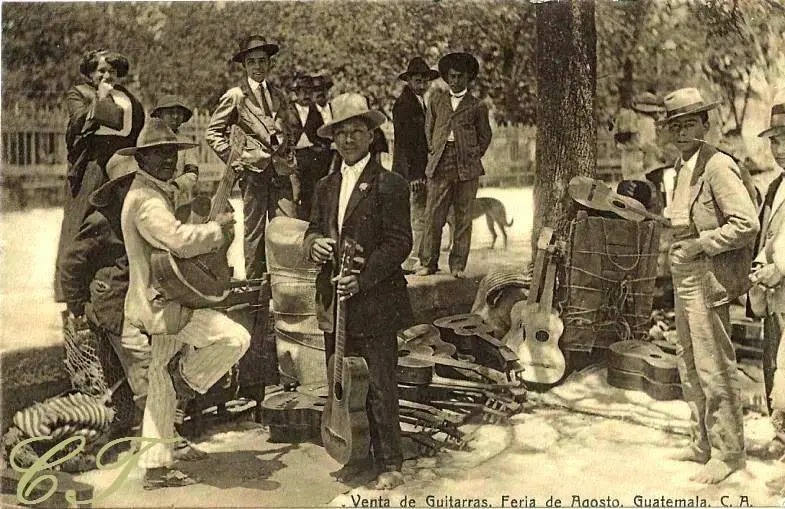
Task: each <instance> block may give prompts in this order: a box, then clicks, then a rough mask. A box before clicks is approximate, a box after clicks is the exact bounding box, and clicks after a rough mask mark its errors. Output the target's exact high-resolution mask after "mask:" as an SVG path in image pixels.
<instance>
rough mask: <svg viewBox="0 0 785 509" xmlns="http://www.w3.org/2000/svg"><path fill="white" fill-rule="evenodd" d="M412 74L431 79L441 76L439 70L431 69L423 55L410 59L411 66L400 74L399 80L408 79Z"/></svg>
mask: <svg viewBox="0 0 785 509" xmlns="http://www.w3.org/2000/svg"><path fill="white" fill-rule="evenodd" d="M412 76H424V77H425V79H426V80H428V81H431V80H435V79H436V78H438V77H439V71H437V70H436V69H431V68H430V67H429V66H428V64H427V63H426V62H425V59H424V58H422V57H414V58H412V59H411V60H409V66H408V67H407V68H406V70H405V71H404V72H402V73H401V74H399V75H398V79H399V80H403V81H406V80H408V79H409V78H411V77H412Z"/></svg>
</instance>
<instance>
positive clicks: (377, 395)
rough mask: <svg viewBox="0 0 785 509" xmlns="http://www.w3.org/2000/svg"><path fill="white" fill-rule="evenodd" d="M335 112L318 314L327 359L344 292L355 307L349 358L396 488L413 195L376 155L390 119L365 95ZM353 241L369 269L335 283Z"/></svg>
mask: <svg viewBox="0 0 785 509" xmlns="http://www.w3.org/2000/svg"><path fill="white" fill-rule="evenodd" d="M332 107H333V115H334V117H333V121H332V122H330V123H327V124H325V125H324V126H322V127H321V128H320V129H319V135H320V136H327V137H331V138H333V139H334V140H335V145H336V148H337V150H338V152H339V153H340V154H341V157H342V163H341V167H340V169H338V170H337V171H335V172H333V173H331V174H330V175H328V176H327V177H325V178H323V179H322V180H320V181H319V183H318V184H317V186H316V193H315V195H314V196H315V202H314V206H313V209H312V212H311V222H310V225H309V226H308V230H307V231H306V233H305V238H304V251H305V252H306V253H309V254H310V257H311V259H312V260H314V261H315V262H317V263H320V264H322V270H321V272H320V273H319V275H318V277H317V280H316V308H317V318H318V320H319V327H320V328H321V329H322V330H323V331H325V334H324V338H325V350H326V355H327V359H329V358H330V356H331V355H332V354H333V353H334V351H335V346H336V345H335V328H334V323H335V306H334V304H335V302H334V299H335V296H336V291H337V297H338V298H341V299H344V300H347V308H348V309H347V317H346V318H347V319H346V324H347V326H346V345H345V353H346V355H350V356H360V357H363V358H364V359H365V360H366V362H367V365H368V371H369V377H370V388H369V391H368V398H367V402H366V408H367V412H368V420H369V423H370V439H371V453H372V457H373V461H374V465H373V466H374V467H375V468H376V470H377V471H378V472H379V477H378V481H377V488H378V489H391V488H394V487H395V486H397V485H399V484H401V483H402V482H403V477H402V475H401V472H400V470H401V463H402V461H403V456H402V452H401V430H400V426H399V414H398V395H397V383H396V374H395V368H396V364H397V340H396V331H398V330H400V329H401V328H402V327H406V326H408V325H410V324H411V322H412V310H411V304H410V302H409V294H408V292H407V291H406V279H405V278H404V275H403V270H402V269H401V263H402V262H403V261H404V259H405V258H406V256H407V255H408V254H409V251H410V250H411V247H412V234H411V227H410V224H409V191H408V186H407V184H406V181H405V180H404V179H403V178H402V177H401V176H400V175H397V174H396V173H393V172H389V171H386V170H384V168H382V166H381V165H380V164H379V163H378V162H377V161H375V160H374V158H372V157H371V154H370V151H369V147H370V145H371V142H372V141H373V130H374V129H376V128H378V127H379V126H380V125H381V124H382V123H383V122H384V120H385V116H384V114H383V113H382V112H380V111H376V110H369V109H368V104H367V102H366V100H365V98H364V97H363V96H361V95H359V94H343V95H341V96H339V97H336V98H335V99H334V100H333V101H332ZM347 237H350V238H352V239H354V240H355V241H356V242H357V243H358V244H359V245H360V246H361V247H362V248H363V253H362V256H363V257H364V258H365V264H364V265H363V267H362V268H361V270H360V272H359V274H357V275H350V276H346V277H343V278H341V279H340V280H337V281H335V280H334V278H333V276H334V275H335V274H334V272H335V271H336V265H337V260H339V259H340V255H341V250H342V240H343V239H344V238H347ZM333 283H335V286H334V285H333ZM336 286H337V289H336ZM369 468H370V465H368V462H365V464H362V465H360V464H355V465H351V464H350V465H346V467H345V468H344V469H343V470H342V472H341V474H340V476H341V477H342V478H344V479H347V478H350V477H353V476H355V475H357V474H359V473H360V472H362V471H363V470H364V471H368V470H369Z"/></svg>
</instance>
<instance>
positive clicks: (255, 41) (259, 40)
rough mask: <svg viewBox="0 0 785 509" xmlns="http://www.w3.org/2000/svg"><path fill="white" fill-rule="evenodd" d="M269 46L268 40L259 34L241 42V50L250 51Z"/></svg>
mask: <svg viewBox="0 0 785 509" xmlns="http://www.w3.org/2000/svg"><path fill="white" fill-rule="evenodd" d="M265 44H268V42H267V39H265V37H264V36H262V35H259V34H252V35H249V36H248V37H246V38H245V39H243V40H242V41H240V48H239V49H240V50H250V49H253V48H258V47H259V46H264V45H265Z"/></svg>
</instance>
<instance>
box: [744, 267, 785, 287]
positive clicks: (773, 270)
mask: <svg viewBox="0 0 785 509" xmlns="http://www.w3.org/2000/svg"><path fill="white" fill-rule="evenodd" d="M749 278H750V281H752V283H753V284H756V285H760V286H763V287H765V288H769V289H771V288H774V287H775V286H777V285H779V284H780V282H781V281H782V274H780V271H779V270H777V266H776V265H774V264H773V263H768V264H766V265H764V266H762V267H759V268H757V269H753V271H752V272H751V273H750V275H749Z"/></svg>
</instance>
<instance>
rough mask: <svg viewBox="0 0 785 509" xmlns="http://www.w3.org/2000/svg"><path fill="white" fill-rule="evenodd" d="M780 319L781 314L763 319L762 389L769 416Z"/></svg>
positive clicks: (780, 329) (778, 342)
mask: <svg viewBox="0 0 785 509" xmlns="http://www.w3.org/2000/svg"><path fill="white" fill-rule="evenodd" d="M782 319H783V314H782V313H772V314H770V315H766V317H765V318H764V319H763V387H764V390H765V391H766V406H767V408H768V410H769V415H771V411H772V409H773V407H772V401H771V400H772V391H773V388H774V377H775V372H776V371H777V360H778V357H779V356H778V351H779V349H780V336H781V335H782V332H783V330H782V327H781V326H780V324H782ZM784 360H785V359H784ZM783 374H785V372H783ZM780 376H781V375H780ZM784 403H785V402H784Z"/></svg>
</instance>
